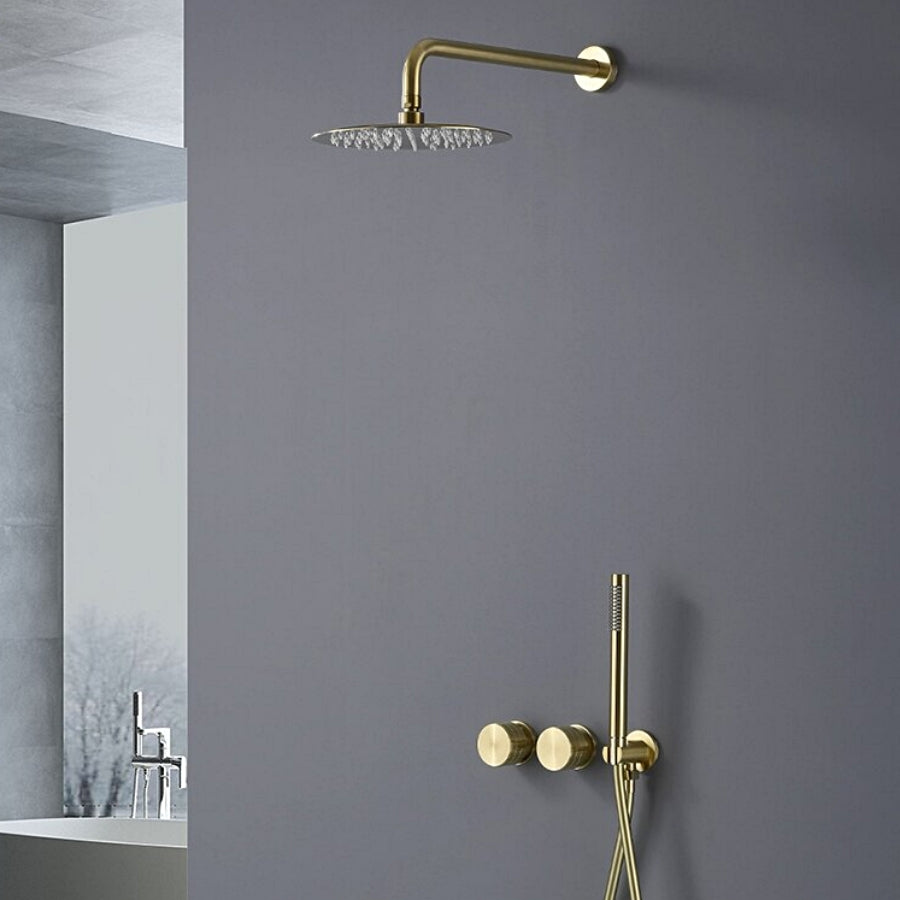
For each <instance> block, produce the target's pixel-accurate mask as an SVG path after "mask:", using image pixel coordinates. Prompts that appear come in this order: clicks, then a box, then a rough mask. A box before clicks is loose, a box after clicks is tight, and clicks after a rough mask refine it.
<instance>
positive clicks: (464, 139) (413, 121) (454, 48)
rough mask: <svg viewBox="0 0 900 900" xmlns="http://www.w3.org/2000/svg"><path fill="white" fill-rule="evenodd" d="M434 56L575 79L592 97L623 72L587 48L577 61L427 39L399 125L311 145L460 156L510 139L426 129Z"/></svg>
mask: <svg viewBox="0 0 900 900" xmlns="http://www.w3.org/2000/svg"><path fill="white" fill-rule="evenodd" d="M429 56H442V57H445V58H447V59H460V60H464V61H467V62H480V63H491V64H493V65H498V66H516V67H518V68H522V69H540V70H542V71H544V72H561V73H563V74H568V75H572V76H573V77H574V78H575V82H576V84H577V85H578V87H580V88H581V89H582V90H585V91H590V92H592V93H593V92H596V91H602V90H605V89H606V88H608V87H609V86H610V85H611V84H612V83H613V82H614V81H615V80H616V74H617V71H618V70H617V68H616V61H615V59H614V57H613V55H612V53H611V52H610V51H609V50H608V49H606V48H604V47H599V46H597V45H592V46H590V47H585V48H584V50H582V51H581V53H579V54H578V56H577V57H570V56H556V55H554V54H552V53H536V52H534V51H530V50H514V49H512V48H509V47H493V46H490V45H488V44H467V43H463V42H462V41H448V40H443V39H441V38H424V39H423V40H421V41H419V42H418V43H417V44H415V45H414V46H413V48H412V49H411V50H410V51H409V53H408V54H407V56H406V61H405V62H404V64H403V76H402V80H403V92H402V99H401V108H400V113H399V114H398V116H397V124H396V125H392V124H391V125H389V124H384V125H353V126H349V127H346V128H335V129H332V130H331V131H320V132H318V133H317V134H314V135H313V136H312V139H313V140H314V141H316V142H317V143H320V144H327V145H330V146H332V147H342V148H345V149H348V150H349V149H352V150H460V149H470V148H472V147H490V146H492V145H493V144H499V143H502V142H503V141H508V140H509V139H510V135H509V134H508V133H507V132H505V131H497V130H496V129H493V128H482V127H479V126H477V125H447V124H439V125H432V124H426V123H425V114H424V113H423V112H422V95H421V80H422V64H423V63H424V62H425V60H426V59H427V58H428V57H429Z"/></svg>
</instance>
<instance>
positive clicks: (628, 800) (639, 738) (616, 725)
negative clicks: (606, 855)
mask: <svg viewBox="0 0 900 900" xmlns="http://www.w3.org/2000/svg"><path fill="white" fill-rule="evenodd" d="M628 591H629V578H628V575H627V574H626V573H624V572H614V573H613V574H612V575H611V576H610V585H609V742H608V744H607V745H606V746H604V748H603V759H604V760H605V761H606V762H607V763H609V765H611V766H612V769H613V786H614V788H615V795H616V813H617V816H618V820H619V830H618V835H617V836H616V846H615V849H614V850H613V856H612V861H611V863H610V867H609V878H608V879H607V883H606V894H605V900H613V897H614V896H615V893H616V888H617V887H618V884H619V877H620V875H621V872H622V863H623V862H624V863H625V871H626V873H627V875H628V887H629V890H630V892H631V900H641V886H640V881H639V879H638V871H637V861H636V859H635V855H634V839H633V837H632V834H631V811H632V807H633V804H634V782H635V780H636V778H637V777H638V774H639V773H641V772H645V771H647V769H649V768H650V767H651V766H652V765H653V764H654V763H655V762H656V760H657V757H658V756H659V744H657V742H656V739H655V738H654V737H653V736H652V735H651V734H648V733H647V732H646V731H632V732H628V730H627V720H628Z"/></svg>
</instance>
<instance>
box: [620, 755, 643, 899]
mask: <svg viewBox="0 0 900 900" xmlns="http://www.w3.org/2000/svg"><path fill="white" fill-rule="evenodd" d="M613 784H614V785H615V789H616V812H617V813H618V814H619V841H620V842H621V845H622V855H623V857H624V859H625V871H626V872H627V874H628V888H629V890H630V891H631V900H641V885H640V882H639V881H638V871H637V860H636V859H635V856H634V841H633V840H632V837H631V821H630V819H629V817H628V813H629V808H628V807H629V804H628V791H627V790H626V787H625V766H624V765H623V764H622V763H619V764H618V765H616V766H613ZM632 791H633V788H632Z"/></svg>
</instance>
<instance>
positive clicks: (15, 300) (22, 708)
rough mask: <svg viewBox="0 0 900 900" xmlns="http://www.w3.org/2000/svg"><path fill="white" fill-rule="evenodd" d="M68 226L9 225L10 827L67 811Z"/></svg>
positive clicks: (5, 666) (6, 709)
mask: <svg viewBox="0 0 900 900" xmlns="http://www.w3.org/2000/svg"><path fill="white" fill-rule="evenodd" d="M61 333H62V226H60V225H52V224H50V223H47V222H36V221H33V220H30V219H18V218H12V217H10V216H0V754H2V758H3V765H2V766H0V818H2V819H15V818H28V817H34V816H52V815H59V813H60V810H61V809H62V794H61V792H62V591H61V578H60V564H61V553H62V540H61V539H62V336H61Z"/></svg>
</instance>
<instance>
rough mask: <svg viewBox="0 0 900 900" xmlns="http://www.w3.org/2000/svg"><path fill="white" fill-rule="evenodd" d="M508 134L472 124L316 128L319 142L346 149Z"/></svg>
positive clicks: (419, 146) (420, 145) (474, 143)
mask: <svg viewBox="0 0 900 900" xmlns="http://www.w3.org/2000/svg"><path fill="white" fill-rule="evenodd" d="M510 137H512V135H510V134H508V133H507V132H505V131H496V130H495V129H493V128H479V127H478V126H476V125H425V124H422V125H355V126H351V127H349V128H335V129H333V130H331V131H320V132H319V133H318V134H314V135H313V136H312V139H313V140H314V141H316V142H318V143H319V144H327V145H328V146H331V147H343V148H344V149H347V150H468V149H469V148H471V147H490V146H491V145H492V144H501V143H503V141H508V140H509V139H510Z"/></svg>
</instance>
